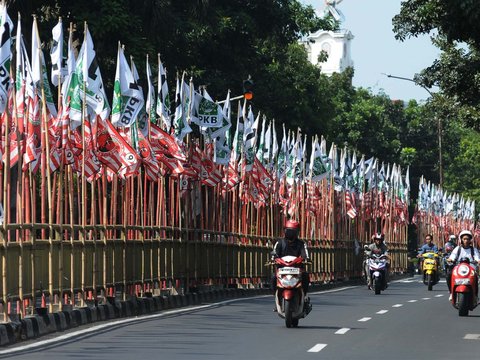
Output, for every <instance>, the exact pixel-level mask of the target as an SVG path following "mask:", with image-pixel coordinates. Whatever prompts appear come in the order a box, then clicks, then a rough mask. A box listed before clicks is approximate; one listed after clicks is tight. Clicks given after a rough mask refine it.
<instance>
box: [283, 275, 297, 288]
mask: <svg viewBox="0 0 480 360" xmlns="http://www.w3.org/2000/svg"><path fill="white" fill-rule="evenodd" d="M297 283H298V278H297V277H296V276H293V275H284V276H282V277H281V278H280V284H282V286H283V287H293V286H295V285H297Z"/></svg>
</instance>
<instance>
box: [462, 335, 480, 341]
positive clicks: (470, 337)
mask: <svg viewBox="0 0 480 360" xmlns="http://www.w3.org/2000/svg"><path fill="white" fill-rule="evenodd" d="M463 338H464V339H467V340H480V334H466V335H465V336H464V337H463Z"/></svg>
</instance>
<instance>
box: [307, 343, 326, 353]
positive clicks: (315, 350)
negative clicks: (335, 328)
mask: <svg viewBox="0 0 480 360" xmlns="http://www.w3.org/2000/svg"><path fill="white" fill-rule="evenodd" d="M325 346H327V344H317V345H315V346H314V347H312V348H311V349H310V350H308V352H319V351H322V350H323V348H325Z"/></svg>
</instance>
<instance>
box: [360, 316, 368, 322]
mask: <svg viewBox="0 0 480 360" xmlns="http://www.w3.org/2000/svg"><path fill="white" fill-rule="evenodd" d="M370 319H371V317H364V318H361V319H360V320H358V321H362V322H364V321H368V320H370Z"/></svg>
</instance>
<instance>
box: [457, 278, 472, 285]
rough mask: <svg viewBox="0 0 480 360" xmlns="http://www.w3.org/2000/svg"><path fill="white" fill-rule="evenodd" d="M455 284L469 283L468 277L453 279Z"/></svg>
mask: <svg viewBox="0 0 480 360" xmlns="http://www.w3.org/2000/svg"><path fill="white" fill-rule="evenodd" d="M455 285H470V279H455Z"/></svg>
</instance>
